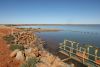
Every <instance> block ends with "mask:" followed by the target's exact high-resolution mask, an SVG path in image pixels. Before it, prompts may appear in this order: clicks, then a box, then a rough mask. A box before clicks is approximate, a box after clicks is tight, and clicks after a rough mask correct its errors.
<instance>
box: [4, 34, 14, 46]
mask: <svg viewBox="0 0 100 67" xmlns="http://www.w3.org/2000/svg"><path fill="white" fill-rule="evenodd" d="M3 39H4V40H6V42H7V43H8V44H13V43H14V40H15V38H14V36H13V35H7V36H4V37H3Z"/></svg>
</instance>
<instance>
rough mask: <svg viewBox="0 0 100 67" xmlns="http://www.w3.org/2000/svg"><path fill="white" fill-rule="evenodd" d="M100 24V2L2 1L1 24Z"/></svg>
mask: <svg viewBox="0 0 100 67" xmlns="http://www.w3.org/2000/svg"><path fill="white" fill-rule="evenodd" d="M8 23H10V24H12V23H13V24H20V23H21V24H23V23H24V24H29V23H30V24H53V23H54V24H100V0H0V24H8Z"/></svg>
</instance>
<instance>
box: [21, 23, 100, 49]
mask: <svg viewBox="0 0 100 67" xmlns="http://www.w3.org/2000/svg"><path fill="white" fill-rule="evenodd" d="M20 27H28V28H30V27H32V28H59V29H62V30H63V31H58V32H40V33H37V35H39V36H40V37H41V38H42V39H44V40H46V41H47V43H48V47H49V48H51V49H54V50H56V49H57V48H58V45H59V43H61V42H63V40H64V39H68V40H73V41H77V42H79V43H80V44H81V45H84V44H91V45H95V46H96V47H100V25H68V26H20Z"/></svg>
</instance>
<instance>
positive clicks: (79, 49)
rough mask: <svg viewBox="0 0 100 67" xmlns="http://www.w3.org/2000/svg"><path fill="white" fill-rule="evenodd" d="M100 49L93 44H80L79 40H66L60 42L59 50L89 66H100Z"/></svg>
mask: <svg viewBox="0 0 100 67" xmlns="http://www.w3.org/2000/svg"><path fill="white" fill-rule="evenodd" d="M99 51H100V49H99V48H96V47H94V46H91V45H84V46H80V45H79V43H78V42H74V41H69V40H64V42H63V43H60V46H59V52H60V53H62V54H64V55H66V56H68V57H69V58H67V59H64V60H63V61H65V60H68V59H74V60H76V61H78V62H80V63H83V64H84V65H87V66H88V67H100V54H99V53H100V52H99Z"/></svg>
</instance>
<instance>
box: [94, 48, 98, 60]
mask: <svg viewBox="0 0 100 67" xmlns="http://www.w3.org/2000/svg"><path fill="white" fill-rule="evenodd" d="M97 53H98V48H96V50H95V61H96V60H97Z"/></svg>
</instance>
